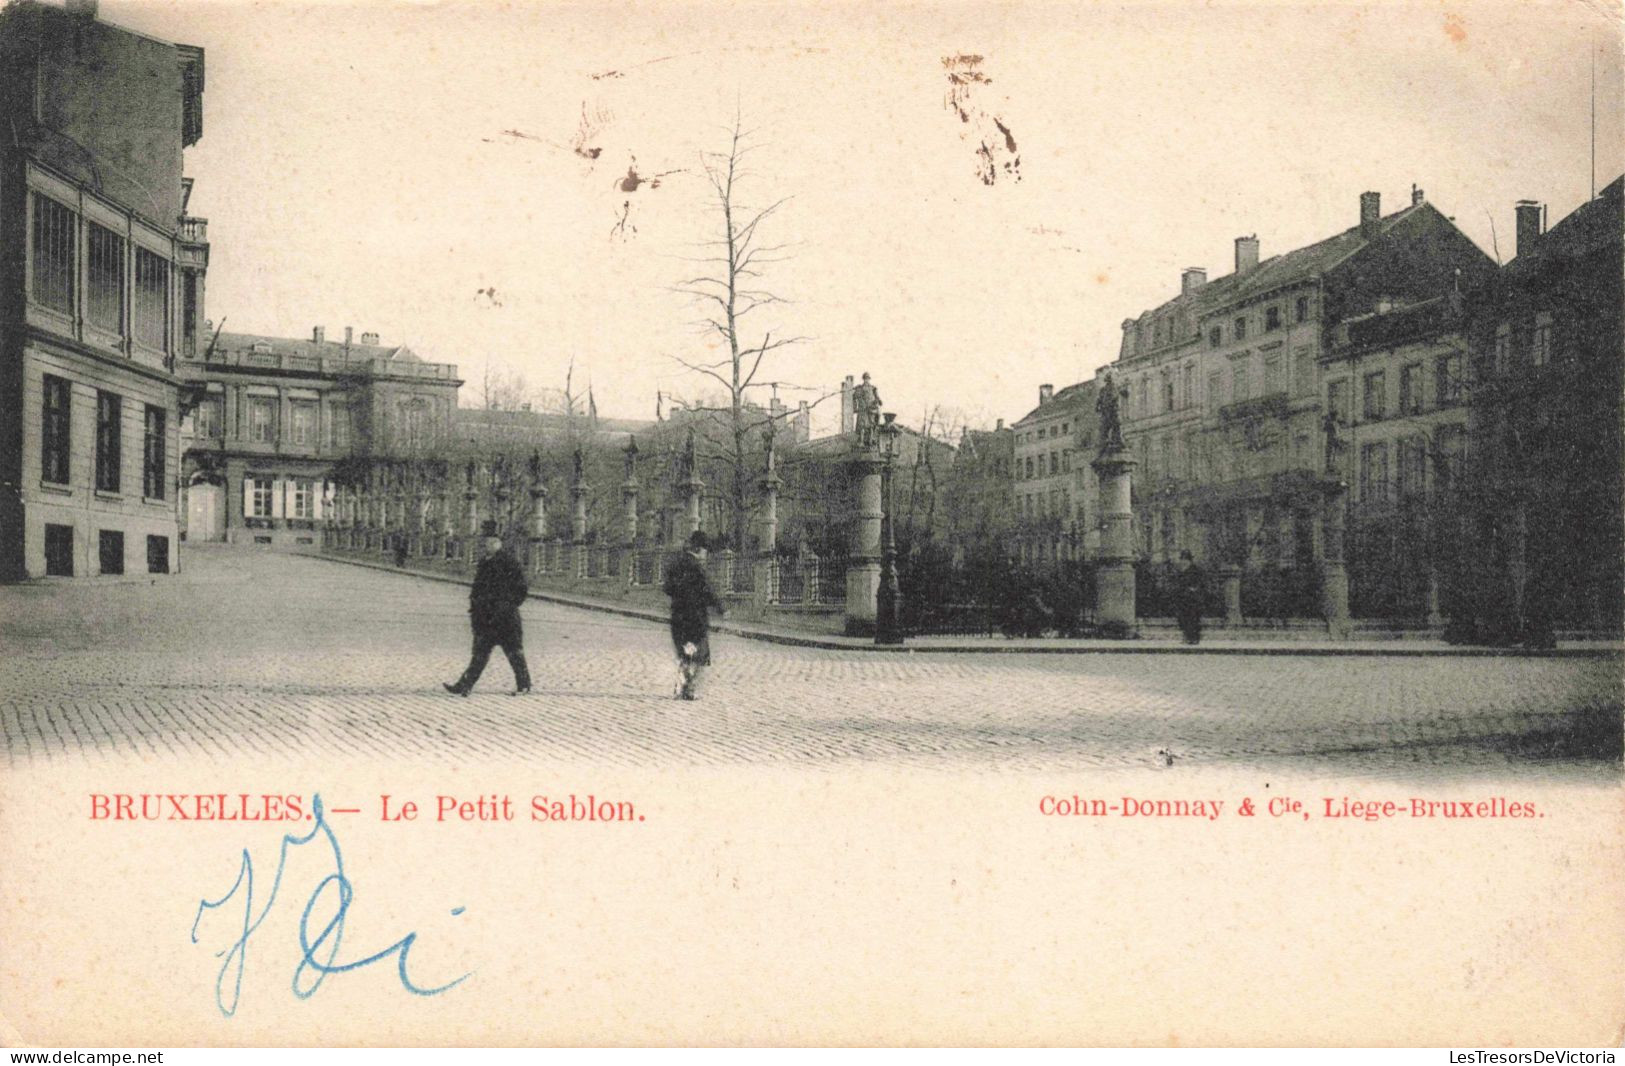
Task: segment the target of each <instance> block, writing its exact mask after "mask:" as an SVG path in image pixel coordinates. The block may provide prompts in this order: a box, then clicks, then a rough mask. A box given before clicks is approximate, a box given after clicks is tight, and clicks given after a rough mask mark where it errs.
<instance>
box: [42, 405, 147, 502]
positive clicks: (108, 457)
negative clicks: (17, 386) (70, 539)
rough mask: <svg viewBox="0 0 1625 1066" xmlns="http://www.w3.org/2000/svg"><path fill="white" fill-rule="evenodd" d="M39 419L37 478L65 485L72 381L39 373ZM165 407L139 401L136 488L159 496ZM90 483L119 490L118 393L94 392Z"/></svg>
mask: <svg viewBox="0 0 1625 1066" xmlns="http://www.w3.org/2000/svg"><path fill="white" fill-rule="evenodd" d="M44 388H45V395H44V397H43V406H42V417H41V419H40V479H41V480H42V481H45V482H49V483H50V484H53V485H64V486H65V485H68V484H69V483H70V479H71V478H72V475H73V470H72V465H73V462H72V454H73V449H72V441H73V386H72V384H71V383H70V382H69V381H68V380H67V379H66V378H59V377H56V376H54V375H51V374H46V375H45V386H44ZM166 419H167V412H165V410H164V409H163V408H162V407H155V406H154V405H152V404H150V403H149V404H146V405H145V417H144V422H143V429H144V435H143V439H142V448H141V493H142V495H144V496H146V497H147V498H148V499H152V500H161V499H163V498H164V495H165V492H166V488H165V482H166V478H165V471H164V458H165V455H166V450H165V447H164V437H165V433H164V429H165V423H166ZM94 454H95V486H96V491H98V492H122V491H124V487H123V478H124V397H122V396H120V395H119V394H118V393H116V392H108V391H105V390H98V391H97V392H96V448H95V453H94Z"/></svg>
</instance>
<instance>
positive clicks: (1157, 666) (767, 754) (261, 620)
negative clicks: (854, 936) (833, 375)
mask: <svg viewBox="0 0 1625 1066" xmlns="http://www.w3.org/2000/svg"><path fill="white" fill-rule="evenodd" d="M184 565H185V567H186V572H185V573H184V574H182V575H179V576H177V577H172V578H160V579H157V580H155V581H150V580H147V579H129V580H124V581H117V582H114V581H108V582H86V581H78V582H51V583H37V584H31V585H26V586H14V587H9V588H5V589H0V616H3V619H4V621H3V627H0V643H3V647H4V659H3V662H0V692H3V693H4V695H3V696H0V729H3V733H4V738H5V746H6V752H7V757H8V760H9V763H10V765H13V766H19V765H25V764H38V763H40V762H41V761H43V760H61V759H70V760H95V759H99V758H101V757H104V756H110V757H115V758H118V757H125V758H127V757H137V758H144V759H151V758H159V759H162V758H165V757H170V756H174V757H178V758H188V759H191V758H197V757H203V758H205V759H227V758H236V757H239V756H242V757H249V758H256V757H266V756H270V757H281V756H289V757H293V756H318V757H320V756H327V755H339V756H343V755H346V754H350V753H355V752H365V753H367V754H369V755H371V756H375V757H383V758H391V759H393V758H401V759H409V760H414V761H426V762H466V761H469V760H481V759H488V758H496V757H518V758H533V757H534V758H548V759H580V760H590V761H592V762H594V763H598V764H604V765H626V766H639V765H684V764H687V765H695V764H699V765H703V764H718V763H741V762H744V763H765V764H771V763H783V762H794V763H799V764H819V763H829V762H834V761H841V760H870V761H885V760H900V761H907V762H910V763H914V764H923V765H927V766H929V765H951V766H954V767H959V768H970V767H977V766H983V767H987V768H999V767H1011V768H1034V767H1040V768H1050V767H1056V768H1065V767H1073V766H1078V767H1088V766H1114V767H1135V766H1143V767H1151V766H1158V765H1167V764H1168V756H1165V755H1163V754H1161V753H1163V752H1166V753H1169V755H1170V756H1171V758H1172V760H1173V762H1174V764H1176V765H1177V764H1190V763H1203V762H1214V761H1223V760H1228V761H1232V762H1235V761H1240V762H1243V763H1253V764H1274V763H1278V762H1283V761H1284V762H1289V763H1297V764H1299V765H1313V764H1314V762H1315V761H1316V760H1329V761H1331V762H1333V763H1335V764H1336V765H1337V766H1338V768H1339V769H1340V770H1355V771H1359V770H1362V769H1369V770H1372V771H1375V772H1389V771H1399V772H1405V771H1406V770H1407V769H1416V768H1425V769H1426V770H1427V771H1428V772H1430V773H1431V772H1438V771H1440V770H1445V771H1451V770H1457V769H1472V768H1477V769H1488V770H1491V771H1494V772H1500V771H1503V770H1505V771H1511V770H1514V769H1518V768H1531V767H1532V768H1536V769H1539V768H1540V767H1542V766H1570V765H1575V764H1578V765H1581V766H1583V767H1590V768H1595V769H1597V770H1599V771H1603V772H1606V771H1608V770H1609V769H1610V768H1611V765H1617V763H1611V760H1610V755H1611V757H1612V760H1617V758H1618V754H1619V743H1620V742H1619V716H1620V707H1621V676H1620V664H1619V661H1618V659H1617V658H1609V657H1602V658H1590V659H1529V658H1501V657H1494V658H1453V657H1431V658H1385V657H1374V658H1373V657H1359V658H1328V657H1321V656H1315V655H1285V656H1270V657H1267V658H1260V657H1245V656H1242V657H1236V656H1218V655H1214V656H1206V655H1195V656H1166V655H1145V654H1140V655H1116V654H1093V655H978V654H933V655H920V656H909V655H876V654H872V653H864V652H838V651H828V650H816V649H807V648H796V647H783V646H777V645H772V644H765V643H760V642H756V641H751V640H745V639H741V638H739V637H732V636H726V635H722V636H718V637H716V638H714V640H713V645H714V656H715V661H716V666H714V667H713V668H712V669H711V670H710V671H709V672H708V674H707V675H706V677H705V679H704V686H703V689H702V692H701V698H700V700H698V701H697V702H694V703H685V702H681V701H676V700H673V699H672V696H671V690H672V684H673V681H674V667H673V664H672V660H671V656H670V651H669V644H668V640H667V636H666V633H665V631H664V627H662V626H660V625H657V624H653V623H649V622H644V621H638V620H635V619H628V618H621V617H617V616H614V615H609V614H603V613H597V612H589V611H583V610H577V609H573V608H568V607H562V606H557V605H553V604H547V603H542V602H539V601H534V600H533V601H531V602H530V603H529V604H527V605H526V607H525V610H524V616H525V626H526V636H527V650H528V654H529V658H530V662H531V668H532V672H533V673H534V674H535V678H536V692H535V694H534V695H532V696H530V697H528V698H523V699H516V698H512V697H510V696H509V695H508V691H509V690H510V689H511V687H512V685H511V675H510V673H509V670H508V666H507V664H506V662H505V661H503V659H502V657H501V654H500V653H498V654H497V655H495V656H493V658H492V662H491V665H490V666H489V667H488V668H487V671H486V674H485V677H484V678H483V679H482V680H481V683H480V686H479V688H478V689H477V690H476V691H475V694H474V695H473V697H471V698H469V699H467V700H462V699H457V698H455V697H452V696H449V695H447V694H445V693H444V692H442V691H441V689H440V683H441V682H442V681H446V680H450V679H452V678H454V677H456V675H457V673H458V672H459V671H460V670H461V669H462V666H463V664H464V662H465V661H466V656H467V648H468V631H467V619H466V615H465V613H464V608H465V603H466V595H467V594H466V590H464V589H462V588H460V587H458V586H455V585H450V584H443V583H436V582H431V581H426V580H422V579H419V578H415V577H411V576H408V575H403V574H394V573H381V572H378V571H374V570H367V569H362V568H358V567H353V566H344V565H339V564H336V563H332V562H329V561H325V560H321V559H318V558H311V557H302V556H290V555H282V554H272V553H268V552H267V553H258V552H244V551H233V550H230V549H223V548H203V549H197V548H194V549H190V550H188V552H187V553H186V556H185V559H184Z"/></svg>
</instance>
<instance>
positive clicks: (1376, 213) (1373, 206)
mask: <svg viewBox="0 0 1625 1066" xmlns="http://www.w3.org/2000/svg"><path fill="white" fill-rule="evenodd" d="M1381 221H1382V193H1380V192H1363V193H1361V194H1360V239H1361V240H1362V241H1369V240H1373V239H1375V238H1376V236H1377V225H1378V223H1379V222H1381Z"/></svg>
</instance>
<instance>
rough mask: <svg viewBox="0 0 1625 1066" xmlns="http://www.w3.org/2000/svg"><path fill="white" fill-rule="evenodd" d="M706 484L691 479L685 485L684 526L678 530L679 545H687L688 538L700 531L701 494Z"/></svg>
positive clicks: (696, 479) (695, 478)
mask: <svg viewBox="0 0 1625 1066" xmlns="http://www.w3.org/2000/svg"><path fill="white" fill-rule="evenodd" d="M704 489H705V482H703V481H701V480H700V479H699V478H698V477H691V478H689V479H688V480H687V481H686V482H684V484H683V524H682V527H681V528H680V529H679V530H678V534H679V537H678V543H679V544H687V543H688V538H689V537H692V536H693V535H694V534H696V533H698V532H699V531H700V493H701V492H702V491H703V490H704Z"/></svg>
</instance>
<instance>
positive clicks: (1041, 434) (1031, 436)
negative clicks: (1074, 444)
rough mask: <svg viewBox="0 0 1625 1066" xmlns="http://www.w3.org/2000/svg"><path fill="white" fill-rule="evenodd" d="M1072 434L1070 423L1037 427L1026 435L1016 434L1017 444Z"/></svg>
mask: <svg viewBox="0 0 1625 1066" xmlns="http://www.w3.org/2000/svg"><path fill="white" fill-rule="evenodd" d="M1070 432H1072V423H1070V422H1062V423H1061V424H1060V425H1058V426H1056V425H1050V426H1039V427H1038V428H1037V429H1032V430H1028V431H1027V432H1026V433H1017V434H1016V443H1017V444H1031V443H1032V442H1033V441H1034V440H1049V439H1053V438H1055V437H1064V436H1066V435H1067V434H1068V433H1070Z"/></svg>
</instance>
